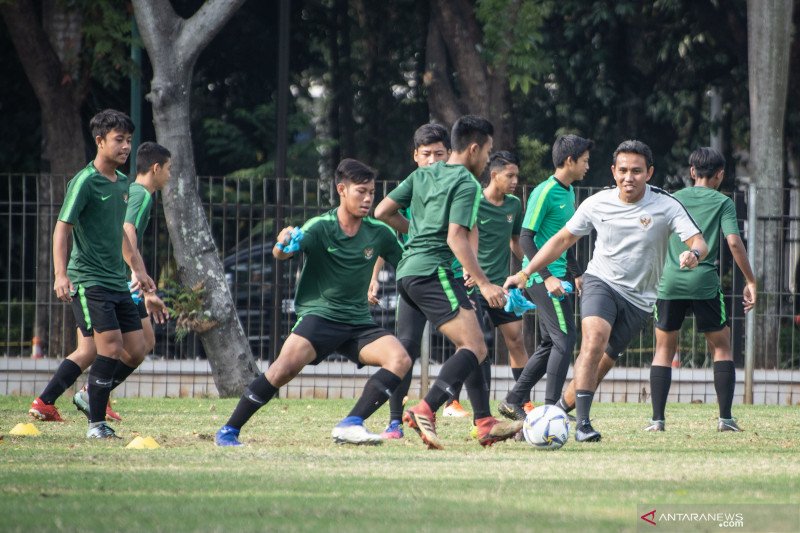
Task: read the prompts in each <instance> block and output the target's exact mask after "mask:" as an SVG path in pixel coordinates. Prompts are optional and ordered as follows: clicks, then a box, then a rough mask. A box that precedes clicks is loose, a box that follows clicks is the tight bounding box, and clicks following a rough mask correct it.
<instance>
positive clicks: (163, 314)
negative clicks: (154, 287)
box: [144, 293, 169, 324]
mask: <svg viewBox="0 0 800 533" xmlns="http://www.w3.org/2000/svg"><path fill="white" fill-rule="evenodd" d="M144 308H145V309H147V313H148V314H149V315H150V316H152V317H153V319H154V320H155V321H156V324H163V323H164V322H166V321H167V320H169V309H167V305H166V304H165V303H164V302H163V301H162V300H161V298H159V297H158V295H157V294H156V293H148V294H145V296H144Z"/></svg>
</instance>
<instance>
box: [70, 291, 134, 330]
mask: <svg viewBox="0 0 800 533" xmlns="http://www.w3.org/2000/svg"><path fill="white" fill-rule="evenodd" d="M72 313H73V314H74V315H75V322H76V323H77V325H78V329H80V330H81V334H82V335H83V336H84V337H91V336H92V335H93V334H94V333H103V332H104V331H114V330H117V329H118V330H120V331H121V332H122V333H130V332H132V331H139V330H140V329H142V319H141V318H139V310H138V309H137V308H136V304H135V303H133V298H131V293H130V292H128V291H112V290H110V289H106V288H105V287H100V286H98V285H94V286H92V287H85V286H83V285H78V286H77V287H76V289H75V292H74V293H73V294H72Z"/></svg>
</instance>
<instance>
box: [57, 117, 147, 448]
mask: <svg viewBox="0 0 800 533" xmlns="http://www.w3.org/2000/svg"><path fill="white" fill-rule="evenodd" d="M90 127H91V130H92V135H93V136H94V139H95V142H96V144H97V156H96V157H95V159H94V161H92V162H91V163H89V165H87V166H86V168H84V169H83V170H82V171H80V172H79V173H78V174H77V175H76V176H75V177H74V178H73V179H72V180H71V181H70V182H69V185H68V186H67V193H66V197H65V199H64V204H63V205H62V207H61V212H60V213H59V216H58V222H57V223H56V228H55V231H54V232H53V265H54V269H55V281H54V283H53V289H54V291H55V293H56V296H57V297H58V298H59V299H60V300H62V301H64V302H71V303H72V310H73V313H74V314H75V319H76V321H77V323H78V327H79V328H80V330H81V332H82V333H83V334H84V336H86V335H87V334H89V335H91V336H92V337H93V340H94V344H95V347H96V349H97V357H96V358H95V360H94V363H93V364H92V367H91V370H90V371H89V411H90V416H89V430H88V432H87V434H86V436H87V437H88V438H99V439H109V438H115V437H116V435H115V433H114V430H113V429H111V427H109V426H108V424H106V421H105V416H106V407H107V405H108V398H109V395H110V394H111V390H112V388H113V387H114V386H115V385H118V384H119V383H121V382H122V381H124V379H125V377H127V376H128V375H129V374H130V372H129V368H130V367H129V365H128V364H126V362H128V363H130V362H133V361H141V359H142V358H143V357H144V349H145V341H144V335H143V334H142V323H141V320H140V319H139V312H138V310H137V309H136V305H135V304H134V303H133V300H132V298H131V294H130V290H129V287H128V283H127V277H126V270H125V263H126V262H127V263H128V264H129V265H130V266H131V269H132V270H133V272H134V273H135V274H136V278H137V282H136V283H135V284H134V285H133V287H132V288H133V289H138V288H139V287H141V288H142V289H143V290H144V291H145V292H152V291H154V290H155V284H154V283H153V280H152V279H150V277H149V276H148V275H147V272H146V271H145V268H144V262H143V261H142V258H141V256H139V253H138V251H137V250H136V249H135V248H133V247H132V246H131V244H130V242H129V241H128V238H127V237H126V236H125V234H124V232H123V227H122V226H123V222H124V219H125V212H126V209H127V201H128V177H127V176H125V174H123V173H122V172H120V171H119V170H118V168H119V167H120V166H121V165H123V164H124V163H125V161H127V159H128V154H129V153H130V147H131V134H132V132H133V123H132V122H131V119H130V118H129V117H128V116H127V115H125V114H124V113H121V112H119V111H115V110H111V109H107V110H105V111H101V112H100V113H98V114H97V115H95V116H94V117H93V118H92V120H91V123H90ZM70 237H72V239H73V246H72V252H71V253H70V254H68V249H69V239H70ZM67 257H69V264H67ZM123 257H124V260H123Z"/></svg>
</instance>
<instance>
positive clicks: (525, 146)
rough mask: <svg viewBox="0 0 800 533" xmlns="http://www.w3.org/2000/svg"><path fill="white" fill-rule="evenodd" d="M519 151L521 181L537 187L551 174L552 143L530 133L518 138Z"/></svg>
mask: <svg viewBox="0 0 800 533" xmlns="http://www.w3.org/2000/svg"><path fill="white" fill-rule="evenodd" d="M517 153H518V155H519V158H520V163H521V165H520V169H519V175H520V181H521V182H523V183H525V184H527V185H529V186H531V187H535V186H536V185H538V184H539V183H541V182H543V181H544V180H546V179H547V178H548V177H549V176H550V174H551V170H550V167H552V161H551V160H550V145H548V144H545V143H543V142H541V141H539V140H538V139H534V138H533V137H530V136H528V135H523V136H521V137H520V138H519V139H518V140H517Z"/></svg>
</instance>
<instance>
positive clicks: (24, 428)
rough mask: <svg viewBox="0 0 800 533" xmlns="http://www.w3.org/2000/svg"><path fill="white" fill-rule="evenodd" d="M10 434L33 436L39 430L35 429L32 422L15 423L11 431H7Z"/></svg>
mask: <svg viewBox="0 0 800 533" xmlns="http://www.w3.org/2000/svg"><path fill="white" fill-rule="evenodd" d="M8 433H9V434H10V435H20V436H24V437H35V436H36V435H39V434H40V431H39V430H38V429H36V426H34V425H33V424H30V423H29V424H22V423H20V424H17V425H16V426H14V427H13V428H12V429H11V431H9V432H8Z"/></svg>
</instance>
